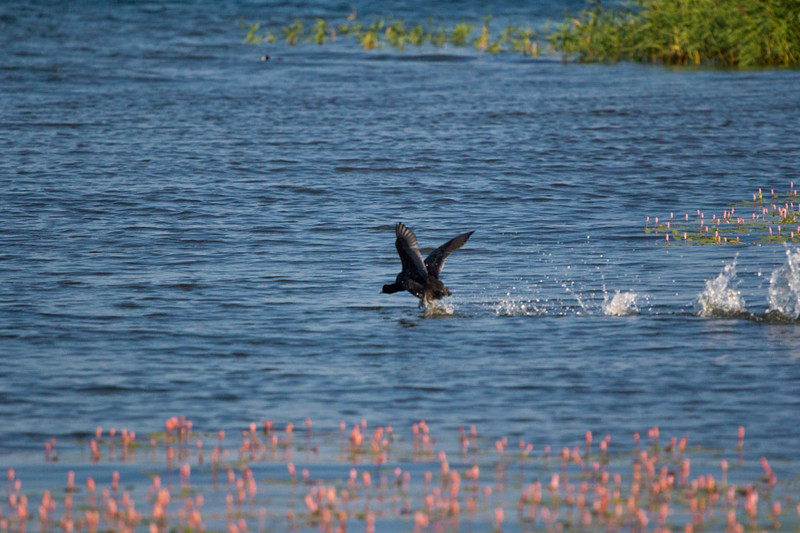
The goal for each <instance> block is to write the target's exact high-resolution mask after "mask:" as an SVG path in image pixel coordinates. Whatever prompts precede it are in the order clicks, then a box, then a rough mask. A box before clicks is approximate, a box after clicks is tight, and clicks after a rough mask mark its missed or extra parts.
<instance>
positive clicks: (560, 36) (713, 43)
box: [549, 0, 800, 66]
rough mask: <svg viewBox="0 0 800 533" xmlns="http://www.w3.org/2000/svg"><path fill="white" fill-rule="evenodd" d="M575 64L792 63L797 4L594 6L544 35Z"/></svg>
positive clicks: (649, 0)
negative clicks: (637, 62)
mask: <svg viewBox="0 0 800 533" xmlns="http://www.w3.org/2000/svg"><path fill="white" fill-rule="evenodd" d="M549 38H550V40H551V42H552V43H553V46H554V48H555V49H556V50H557V51H559V52H560V53H562V54H565V55H566V56H569V57H576V58H577V59H578V60H580V61H584V62H593V61H639V62H652V63H662V64H668V65H700V64H711V65H723V66H758V65H797V64H800V2H798V1H797V0H635V1H633V2H630V3H625V4H623V5H621V6H619V7H617V8H612V9H605V8H603V6H602V4H601V3H600V2H597V3H596V4H594V5H593V6H591V7H589V8H587V9H585V10H583V11H582V12H581V13H580V14H579V15H578V16H577V17H576V18H573V19H571V20H568V21H566V22H565V23H564V24H562V25H560V27H559V28H558V30H557V31H556V32H555V33H553V34H551V35H550V36H549Z"/></svg>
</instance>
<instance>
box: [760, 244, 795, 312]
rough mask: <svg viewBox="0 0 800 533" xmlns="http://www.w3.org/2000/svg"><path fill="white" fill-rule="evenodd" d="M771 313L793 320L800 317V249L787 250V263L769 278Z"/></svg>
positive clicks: (768, 299)
mask: <svg viewBox="0 0 800 533" xmlns="http://www.w3.org/2000/svg"><path fill="white" fill-rule="evenodd" d="M767 301H768V302H769V311H768V312H769V313H778V314H780V315H782V316H784V317H786V318H789V319H791V320H797V318H798V317H800V250H796V251H795V252H794V253H792V251H791V250H789V249H787V250H786V264H784V265H783V266H782V267H779V268H776V269H775V270H774V271H773V272H772V276H771V277H770V279H769V291H768V293H767Z"/></svg>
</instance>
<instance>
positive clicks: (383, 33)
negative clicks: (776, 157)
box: [241, 0, 800, 66]
mask: <svg viewBox="0 0 800 533" xmlns="http://www.w3.org/2000/svg"><path fill="white" fill-rule="evenodd" d="M491 22H492V17H490V16H487V17H485V18H484V19H483V20H482V21H481V22H479V23H468V22H465V21H459V22H458V23H457V24H455V25H452V24H451V25H448V24H444V23H434V22H432V21H431V20H430V19H428V20H427V22H426V23H424V24H409V25H407V24H406V22H405V21H402V20H386V19H372V20H370V21H369V22H363V21H361V20H360V19H358V18H357V17H356V14H355V13H352V14H351V15H350V16H348V17H347V19H346V20H343V21H341V22H339V23H335V22H330V21H326V20H323V19H319V18H318V19H315V21H314V22H313V24H309V25H304V24H303V23H302V22H301V21H299V20H298V21H294V22H293V23H292V24H290V25H288V26H283V27H281V28H280V29H272V30H262V29H261V25H260V24H248V23H245V22H244V21H242V23H241V25H242V29H243V30H244V31H245V32H246V35H245V41H246V42H248V43H250V44H261V43H277V42H278V41H284V42H285V43H286V44H289V45H291V46H295V45H297V44H300V43H301V42H311V43H315V44H318V45H322V44H326V43H333V42H336V41H337V40H346V39H349V40H351V41H354V42H356V43H358V45H359V46H360V47H361V48H363V49H365V50H374V49H381V48H385V47H392V48H394V49H396V50H398V51H404V50H406V49H407V48H408V47H421V46H423V45H430V46H434V47H444V46H453V47H474V48H475V49H477V50H479V51H482V52H486V53H490V54H498V53H520V54H522V55H524V56H527V57H539V56H540V55H542V54H546V55H557V56H560V57H562V58H563V59H565V60H575V61H580V62H616V61H636V62H646V63H657V64H667V65H713V66H791V65H798V64H800V3H798V0H631V1H626V2H623V3H620V4H616V5H612V6H611V7H604V6H603V4H602V3H601V2H599V1H597V2H592V3H591V4H590V5H589V6H588V7H587V8H585V9H584V10H582V11H581V12H580V13H578V14H577V15H576V16H575V17H567V18H566V19H565V21H564V22H562V23H555V24H548V25H546V27H545V28H544V30H542V31H541V33H540V32H539V31H537V30H534V29H531V28H523V27H521V26H509V27H506V28H503V29H500V30H498V29H496V28H495V27H493V26H492V24H491Z"/></svg>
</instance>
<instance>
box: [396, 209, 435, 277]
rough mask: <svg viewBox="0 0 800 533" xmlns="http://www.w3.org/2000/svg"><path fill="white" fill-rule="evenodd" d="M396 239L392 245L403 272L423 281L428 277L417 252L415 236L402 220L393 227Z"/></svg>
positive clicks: (420, 256)
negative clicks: (398, 257) (398, 256)
mask: <svg viewBox="0 0 800 533" xmlns="http://www.w3.org/2000/svg"><path fill="white" fill-rule="evenodd" d="M394 231H395V233H396V234H397V240H396V241H394V245H395V247H396V248H397V253H398V254H399V255H400V261H401V262H402V263H403V272H407V273H408V274H409V275H410V276H411V277H412V278H414V279H417V280H418V281H420V282H422V283H424V282H425V280H427V279H428V270H427V268H426V266H425V262H424V261H423V260H422V254H421V253H420V252H419V245H418V244H417V237H416V236H415V235H414V232H412V231H411V230H410V229H408V228H407V227H405V226H404V225H403V223H402V222H398V223H397V225H396V226H395V227H394Z"/></svg>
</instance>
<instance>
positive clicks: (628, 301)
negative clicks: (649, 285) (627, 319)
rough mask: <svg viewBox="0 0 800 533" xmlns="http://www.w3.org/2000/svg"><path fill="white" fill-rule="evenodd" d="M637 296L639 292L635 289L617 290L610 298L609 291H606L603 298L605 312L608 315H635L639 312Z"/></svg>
mask: <svg viewBox="0 0 800 533" xmlns="http://www.w3.org/2000/svg"><path fill="white" fill-rule="evenodd" d="M636 298H637V294H636V293H635V292H633V291H631V292H619V291H617V292H616V293H615V294H614V296H613V297H612V298H611V299H610V300H609V299H608V293H606V295H605V298H604V299H603V313H604V314H605V315H606V316H625V315H634V314H636V313H638V312H639V306H637V305H636Z"/></svg>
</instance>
